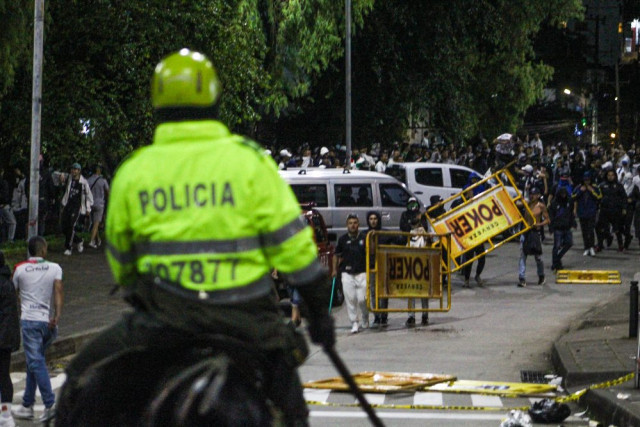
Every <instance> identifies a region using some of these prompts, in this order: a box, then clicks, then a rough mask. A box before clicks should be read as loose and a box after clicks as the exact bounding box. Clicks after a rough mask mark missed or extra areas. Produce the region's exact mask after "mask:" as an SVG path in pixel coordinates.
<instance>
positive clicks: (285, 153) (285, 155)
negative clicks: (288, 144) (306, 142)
mask: <svg viewBox="0 0 640 427" xmlns="http://www.w3.org/2000/svg"><path fill="white" fill-rule="evenodd" d="M280 155H281V156H282V157H291V153H290V152H289V150H287V149H284V150H281V151H280Z"/></svg>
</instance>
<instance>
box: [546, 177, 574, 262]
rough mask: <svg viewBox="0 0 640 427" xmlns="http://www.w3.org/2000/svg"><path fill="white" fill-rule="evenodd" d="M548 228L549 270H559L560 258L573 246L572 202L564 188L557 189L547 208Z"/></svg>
mask: <svg viewBox="0 0 640 427" xmlns="http://www.w3.org/2000/svg"><path fill="white" fill-rule="evenodd" d="M549 220H550V221H551V222H550V224H549V226H550V228H551V231H552V232H553V251H552V253H551V270H561V269H562V268H563V266H562V257H563V256H564V254H566V253H567V251H568V250H569V249H571V246H573V233H572V232H571V228H572V227H575V226H576V220H575V217H574V216H573V201H572V200H571V198H570V197H569V192H568V191H567V188H566V187H560V188H558V192H557V193H556V197H554V199H553V201H552V202H551V204H550V206H549Z"/></svg>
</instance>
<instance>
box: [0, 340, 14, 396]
mask: <svg viewBox="0 0 640 427" xmlns="http://www.w3.org/2000/svg"><path fill="white" fill-rule="evenodd" d="M10 367H11V349H9V348H2V349H0V396H2V403H11V402H12V401H13V383H12V382H11V376H10V375H9V368H10Z"/></svg>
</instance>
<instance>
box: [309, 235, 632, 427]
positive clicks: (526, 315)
mask: <svg viewBox="0 0 640 427" xmlns="http://www.w3.org/2000/svg"><path fill="white" fill-rule="evenodd" d="M574 235H575V237H576V243H581V239H580V237H579V232H575V233H574ZM581 246H582V245H581V244H578V245H576V246H575V247H574V248H573V249H571V250H570V251H569V253H568V254H567V255H566V256H565V258H564V259H563V262H564V266H565V268H567V269H574V270H578V269H593V270H604V269H615V270H619V271H620V272H621V275H622V280H623V284H622V285H557V284H556V283H555V278H554V275H553V274H552V272H551V271H550V269H549V267H550V258H551V248H552V246H551V245H550V239H549V237H547V241H546V242H545V245H543V252H544V253H543V259H544V261H545V269H546V277H547V284H546V285H544V286H537V285H535V283H537V276H536V269H535V262H534V260H533V257H529V259H528V262H527V279H528V284H529V285H528V286H527V287H526V288H518V287H516V283H517V281H518V257H519V245H518V244H517V243H507V244H506V245H505V246H504V247H502V248H499V249H497V250H496V251H495V252H494V253H491V254H489V256H488V257H487V262H486V267H485V272H484V273H483V278H484V279H485V280H486V282H487V284H486V286H485V287H484V288H478V287H476V288H473V289H463V288H462V276H460V275H459V274H457V273H455V274H454V276H453V288H452V290H453V296H452V308H451V311H450V312H448V313H432V314H431V315H430V325H429V326H426V327H421V326H418V327H416V328H413V329H407V328H406V327H405V326H404V322H405V320H406V314H400V313H397V314H392V315H391V316H390V319H389V327H388V328H386V329H383V330H374V329H369V330H366V331H363V332H360V333H358V334H354V335H352V334H350V333H349V330H350V325H349V322H348V319H347V314H346V306H344V305H343V306H342V307H340V308H339V309H337V310H336V309H334V312H333V314H334V317H335V320H336V325H337V330H338V344H337V350H338V352H339V354H340V355H341V356H342V358H343V359H344V361H345V363H346V364H347V366H348V367H349V369H350V370H351V372H352V373H357V372H363V371H397V372H419V373H435V374H449V375H454V376H456V377H458V378H459V379H466V380H483V381H509V382H520V371H523V370H526V371H543V372H545V373H549V374H551V373H553V366H552V364H551V361H550V354H551V346H552V343H553V342H554V341H555V340H556V339H557V338H558V337H559V336H561V335H562V333H563V331H565V330H566V329H567V328H568V326H569V325H570V323H571V322H574V321H577V320H579V318H580V316H581V315H582V314H583V313H585V312H586V311H588V310H589V309H590V308H592V307H593V306H595V305H599V304H603V303H604V302H606V301H608V300H610V299H611V298H613V297H615V296H618V295H620V294H621V293H627V292H628V290H629V282H630V280H632V279H633V276H634V274H635V273H636V272H637V269H638V266H639V264H638V255H639V254H640V251H639V250H638V246H637V242H634V246H633V248H632V250H631V251H629V252H627V253H617V252H615V251H614V250H606V251H604V252H602V253H600V254H598V255H597V256H596V257H594V258H591V257H583V256H582V248H581ZM473 271H474V273H472V277H473V274H475V266H474V270H473ZM432 305H433V304H432ZM396 306H398V307H399V306H400V304H399V303H398V304H397V305H396ZM621 310H628V307H622V308H621ZM419 319H420V317H419V315H418V316H417V320H418V323H420V320H419ZM300 372H301V377H302V380H303V381H312V380H319V379H324V378H329V377H335V376H337V375H338V374H337V372H336V370H335V369H334V368H333V366H332V365H331V363H330V361H329V359H328V358H327V357H326V356H325V355H324V353H323V352H322V351H321V349H320V348H319V347H313V348H312V354H311V356H310V357H309V359H308V361H307V362H306V363H305V364H304V365H303V366H302V367H301V369H300ZM335 394H337V393H335V392H332V393H331V396H330V397H329V398H328V401H329V402H330V403H332V406H320V405H312V406H310V410H311V411H312V414H311V415H312V418H311V419H312V425H313V426H326V425H345V426H346V425H349V426H350V427H354V426H360V425H368V422H367V420H366V418H364V417H365V415H364V413H363V412H362V411H361V410H359V409H358V408H344V407H341V406H339V405H336V404H334V403H333V402H335V400H333V399H336V398H334V397H333V395H335ZM340 394H342V393H340ZM422 398H423V399H426V400H425V401H433V400H434V399H435V401H441V400H444V402H443V403H444V404H445V405H452V406H454V405H461V406H468V405H469V406H494V405H489V404H487V402H489V400H488V399H486V398H487V396H477V397H476V399H478V404H475V405H474V403H473V402H472V397H471V396H470V395H465V396H463V395H451V394H447V395H444V397H442V396H423V397H422ZM492 398H493V399H498V400H500V401H494V402H492V403H495V404H496V405H495V406H501V407H504V408H508V407H512V406H521V405H523V403H522V400H519V401H518V402H516V403H515V404H514V403H513V402H509V400H511V399H499V398H494V397H492ZM341 399H342V400H340V399H339V398H338V402H349V403H353V402H354V401H355V399H354V398H353V396H350V395H346V396H345V395H344V394H343V396H342V397H341ZM372 399H377V400H375V402H378V403H382V404H383V405H385V404H389V403H390V402H391V401H392V398H391V396H386V397H385V396H384V395H381V396H372ZM414 399H415V397H414V396H405V397H404V398H403V399H402V401H401V403H402V404H404V405H407V404H411V403H412V402H413V403H415V402H416V401H415V400H414ZM524 404H525V405H526V404H527V403H526V402H525V403H524ZM528 404H530V403H528ZM573 409H574V412H575V411H576V410H577V408H573ZM379 412H380V413H381V415H382V417H383V420H384V421H385V424H386V425H390V426H393V425H402V426H407V425H422V426H424V425H429V426H445V425H451V426H454V425H455V426H485V425H486V426H496V425H499V424H500V420H501V419H504V418H505V417H506V415H507V412H508V411H507V409H504V410H498V411H487V410H485V411H462V412H458V411H433V410H430V411H422V410H407V409H387V408H386V407H384V406H383V407H382V408H381V409H379ZM566 425H588V423H587V422H586V421H579V420H578V419H573V418H572V419H570V420H569V422H568V423H566Z"/></svg>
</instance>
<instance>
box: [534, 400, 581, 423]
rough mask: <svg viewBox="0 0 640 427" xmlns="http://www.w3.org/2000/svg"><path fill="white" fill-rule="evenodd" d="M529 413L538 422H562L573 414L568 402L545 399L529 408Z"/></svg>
mask: <svg viewBox="0 0 640 427" xmlns="http://www.w3.org/2000/svg"><path fill="white" fill-rule="evenodd" d="M529 415H530V416H531V419H532V420H533V421H534V422H536V423H561V422H562V421H564V420H565V418H567V417H568V416H569V415H571V409H570V408H569V405H567V404H566V403H558V402H556V401H553V400H551V399H543V400H539V401H538V402H536V403H534V404H533V405H532V406H531V408H529Z"/></svg>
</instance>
